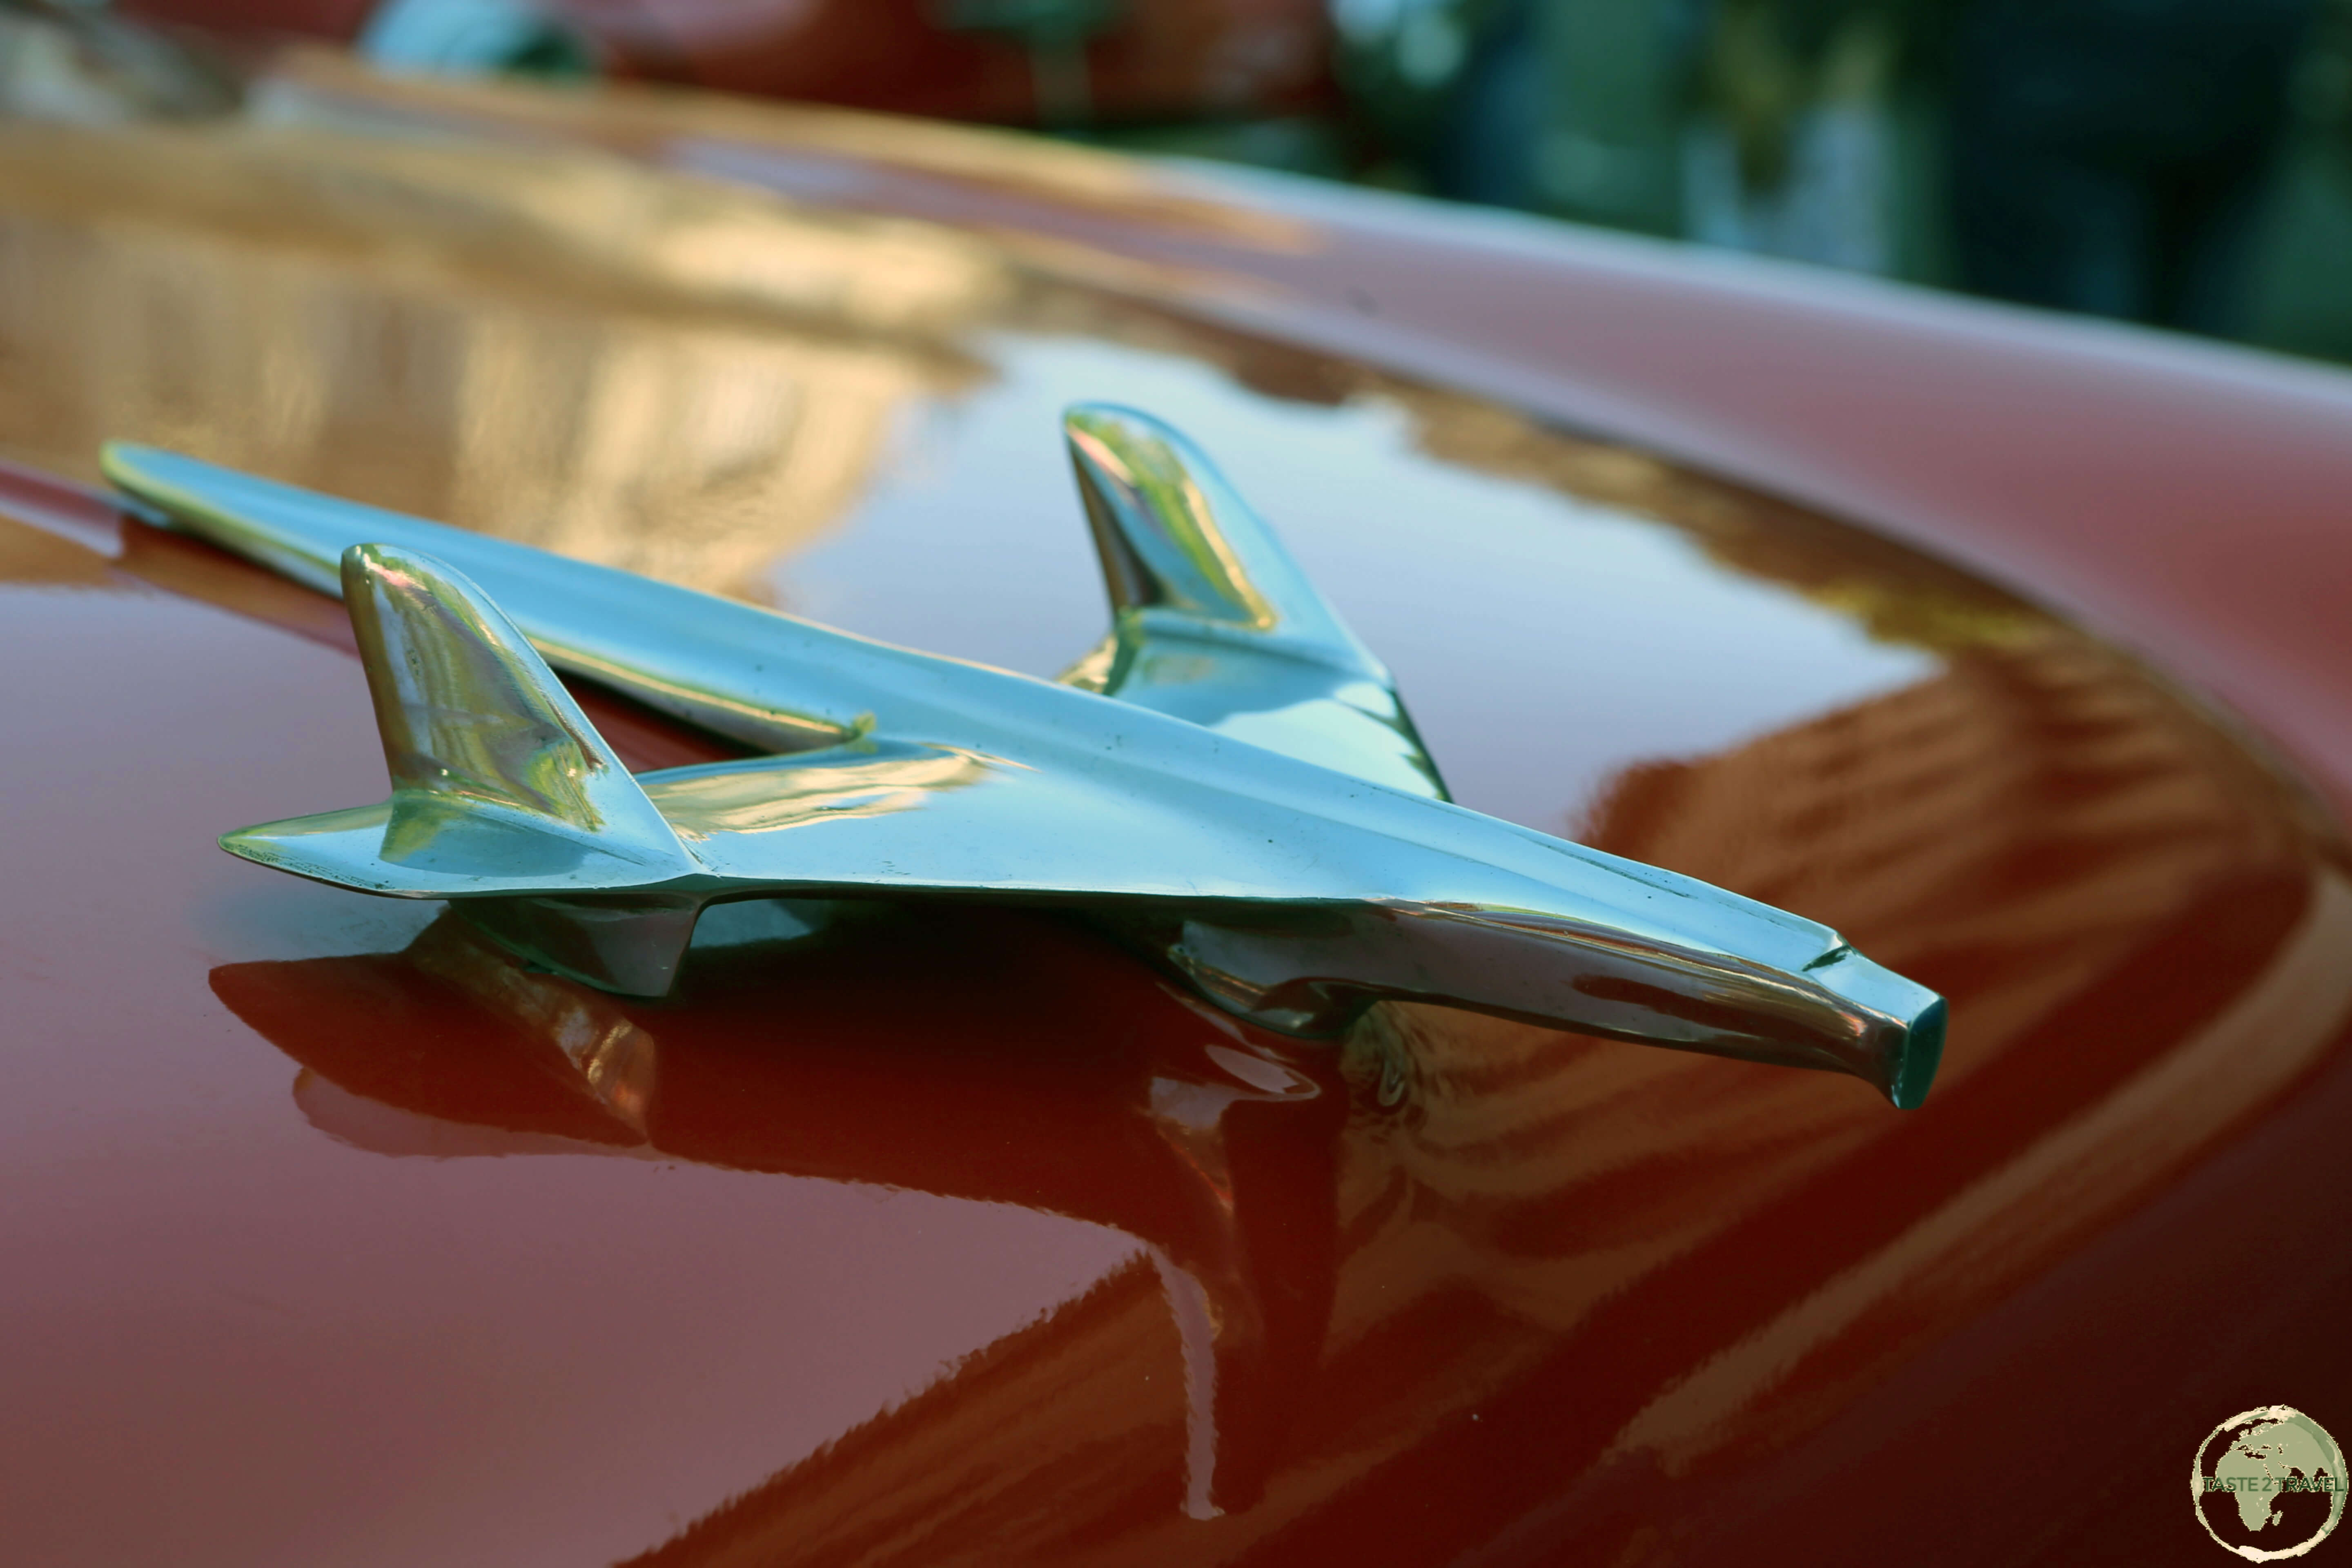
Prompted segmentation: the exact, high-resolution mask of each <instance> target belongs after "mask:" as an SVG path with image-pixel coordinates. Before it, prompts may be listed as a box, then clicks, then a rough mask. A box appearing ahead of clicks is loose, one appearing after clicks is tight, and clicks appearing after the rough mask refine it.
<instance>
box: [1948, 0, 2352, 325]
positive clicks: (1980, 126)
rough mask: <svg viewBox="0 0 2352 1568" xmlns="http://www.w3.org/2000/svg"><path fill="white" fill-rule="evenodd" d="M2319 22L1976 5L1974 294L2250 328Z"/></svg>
mask: <svg viewBox="0 0 2352 1568" xmlns="http://www.w3.org/2000/svg"><path fill="white" fill-rule="evenodd" d="M2314 16H2315V4H2314V0H1971V3H1969V4H1967V5H1962V6H1960V7H1959V11H1958V16H1956V17H1955V18H1954V20H1953V23H1952V26H1951V37H1950V67H1949V79H1950V89H1949V91H1950V145H1951V179H1952V196H1953V220H1954V221H1953V237H1954V240H1955V244H1956V247H1957V249H1958V262H1959V272H1960V280H1961V282H1962V283H1963V284H1964V285H1965V286H1966V287H1967V288H1969V289H1972V290H1974V291H1976V292H1978V293H1982V294H1990V295H1993V296H1995V297H1997V298H2000V299H2005V300H2021V301H2023V302H2025V303H2029V304H2036V305H2048V306H2053V307H2056V308H2058V309H2061V310H2082V311H2087V312H2090V313H2093V314H2097V315H2105V316H2121V317H2126V318H2130V319H2133V320H2137V321H2155V322H2161V323H2163V324H2165V325H2168V326H2175V327H2182V328H2186V329H2189V330H2190V331H2202V332H2213V333H2229V332H2233V331H2239V330H2241V329H2242V327H2243V326H2244V324H2245V320H2246V314H2247V307H2248V300H2247V287H2246V285H2247V280H2248V277H2249V267H2250V263H2251V260H2252V245H2253V240H2254V237H2255V234H2256V220H2257V218H2258V216H2259V214H2260V199H2261V197H2262V196H2263V194H2264V191H2265V185H2266V181H2265V176H2266V175H2267V174H2269V172H2270V171H2271V169H2272V168H2273V164H2274V163H2275V161H2276V159H2277V156H2278V153H2279V149H2280V144H2281V142H2282V140H2283V137H2284V132H2285V131H2286V129H2287V124H2288V113H2287V106H2288V88H2289V85H2290V83H2291V81H2292V80H2293V79H2294V68H2295V65H2296V63H2297V60H2298V58H2299V54H2300V51H2301V49H2302V47H2303V45H2304V42H2305V38H2306V37H2307V36H2308V34H2309V32H2310V30H2311V26H2312V23H2313V20H2314ZM2346 264H2347V268H2352V258H2346Z"/></svg>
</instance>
